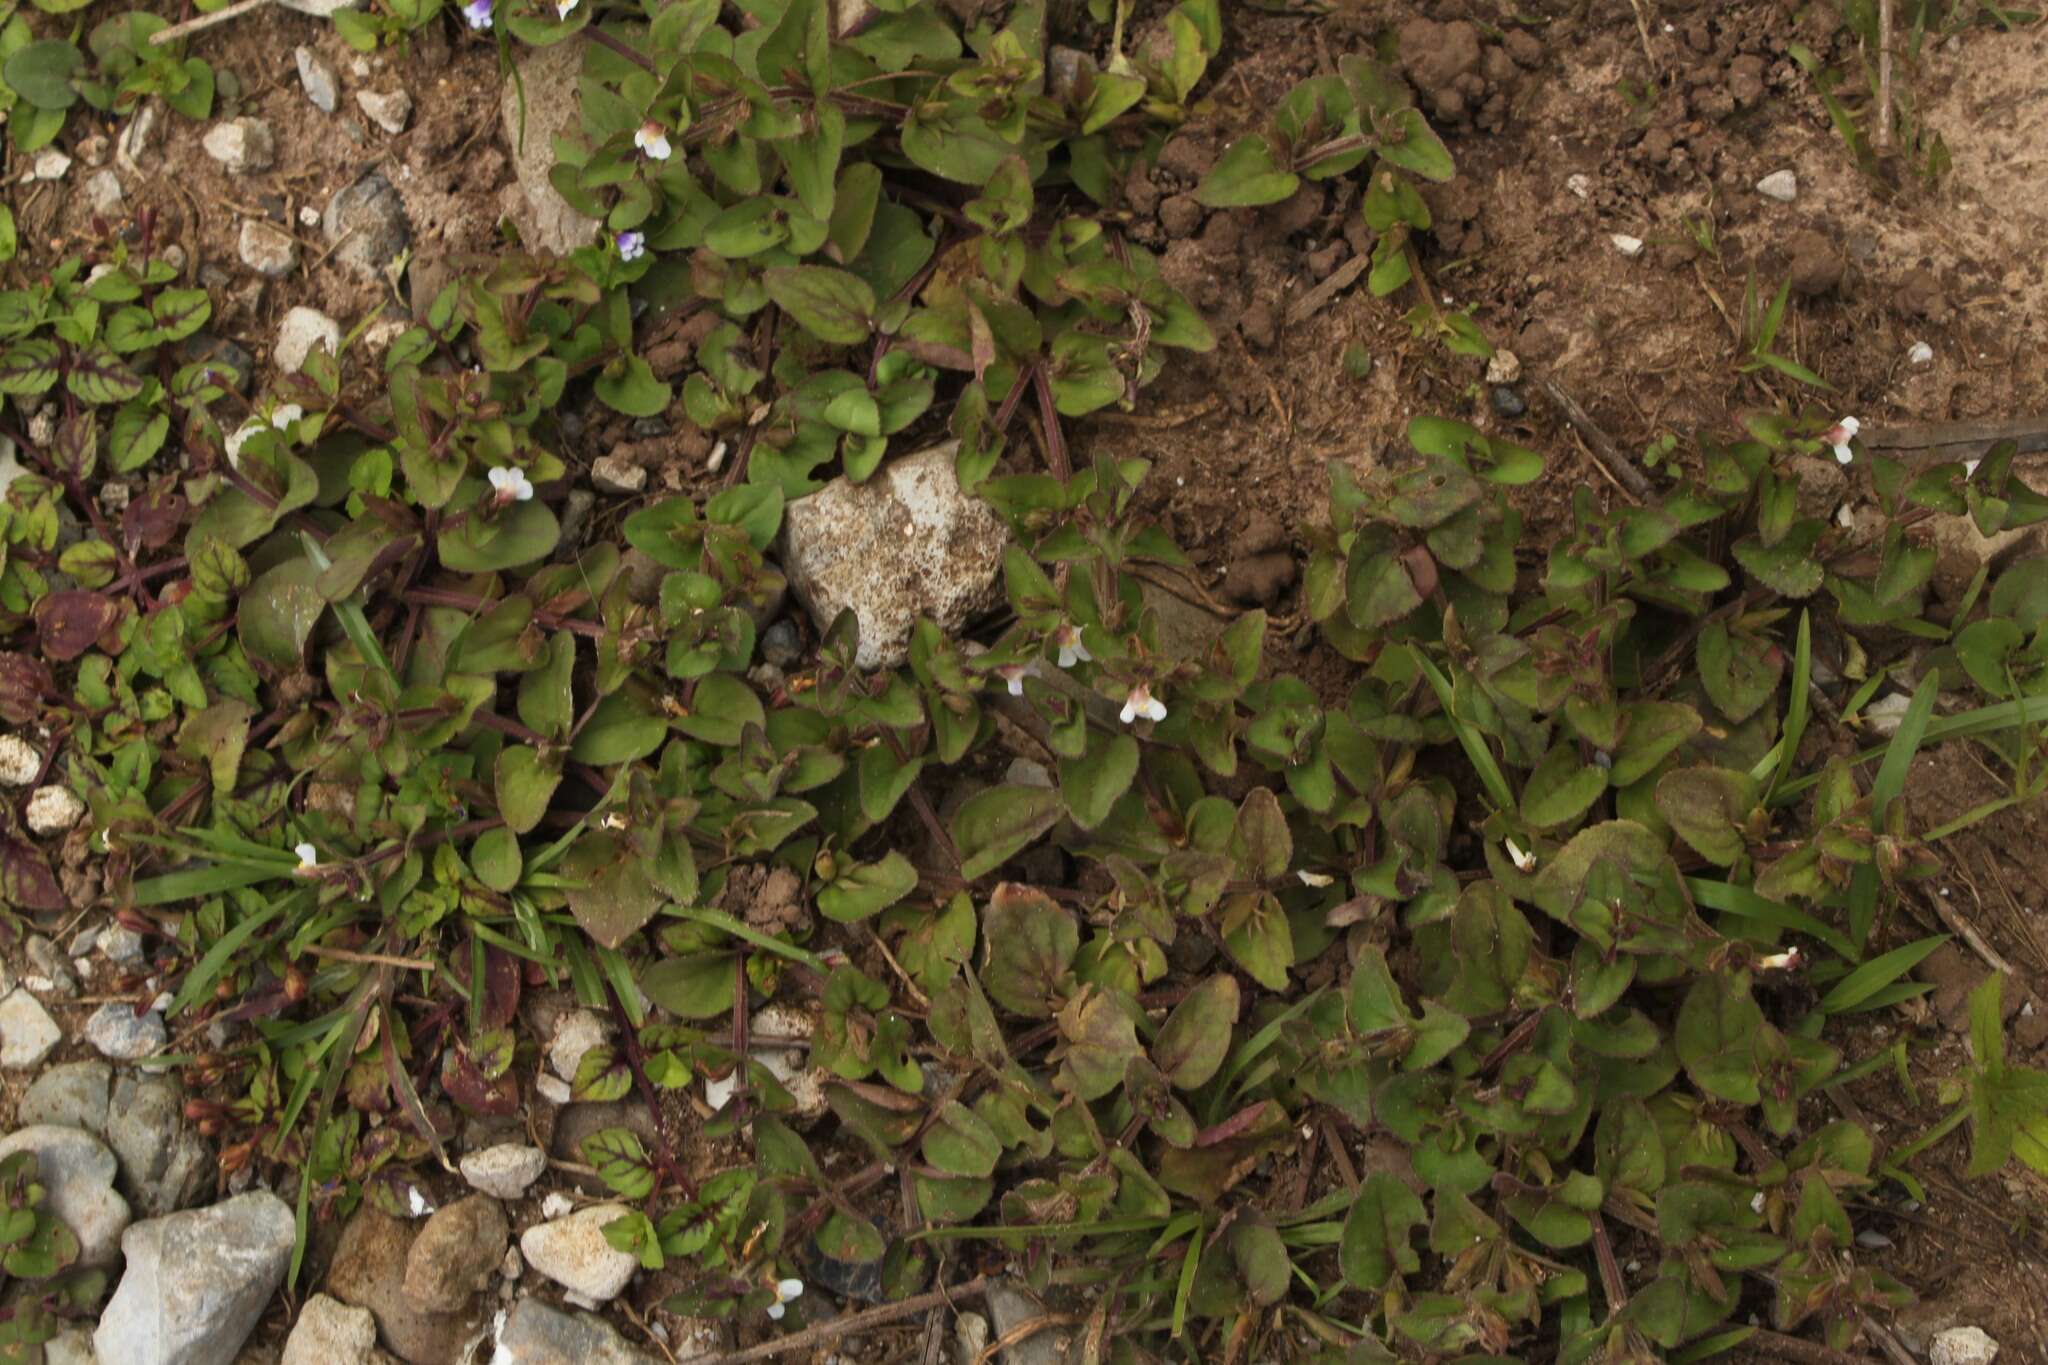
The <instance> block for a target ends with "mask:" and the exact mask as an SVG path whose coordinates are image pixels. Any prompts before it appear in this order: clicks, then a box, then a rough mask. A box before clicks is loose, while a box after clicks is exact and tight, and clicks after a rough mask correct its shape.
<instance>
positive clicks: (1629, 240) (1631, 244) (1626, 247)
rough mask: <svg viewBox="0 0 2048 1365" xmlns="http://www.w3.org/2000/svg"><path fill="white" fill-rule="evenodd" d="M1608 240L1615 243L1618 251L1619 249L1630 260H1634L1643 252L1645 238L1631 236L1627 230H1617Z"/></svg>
mask: <svg viewBox="0 0 2048 1365" xmlns="http://www.w3.org/2000/svg"><path fill="white" fill-rule="evenodd" d="M1607 240H1608V241H1610V242H1612V243H1614V249H1615V250H1616V251H1619V252H1620V253H1621V254H1622V255H1624V256H1626V257H1628V258H1629V259H1630V260H1634V259H1635V258H1636V257H1638V256H1640V255H1642V254H1643V239H1642V238H1640V237H1631V236H1629V235H1628V234H1627V233H1626V232H1617V233H1615V234H1613V235H1612V236H1610V237H1609V238H1608V239H1607Z"/></svg>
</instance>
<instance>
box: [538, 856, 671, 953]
mask: <svg viewBox="0 0 2048 1365" xmlns="http://www.w3.org/2000/svg"><path fill="white" fill-rule="evenodd" d="M560 869H561V875H562V878H563V880H564V881H565V882H567V883H569V884H570V885H569V888H568V891H567V895H568V899H569V911H570V913H571V914H573V915H575V916H576V922H577V923H578V924H580V925H582V926H583V929H584V932H586V933H588V934H589V935H590V936H591V937H592V938H594V939H596V940H597V941H598V943H599V944H601V945H602V946H604V947H606V948H616V947H618V946H619V945H620V944H621V943H623V942H625V940H626V937H627V936H628V935H630V934H632V933H634V932H635V931H637V930H638V929H639V928H640V926H642V925H644V924H645V923H647V921H648V920H650V919H653V918H654V914H655V912H656V911H657V910H659V909H661V905H662V900H663V897H662V895H661V893H660V892H659V891H658V890H656V889H655V886H654V883H653V882H652V881H651V880H650V879H649V877H648V869H647V862H646V860H645V859H642V858H639V857H636V856H635V855H634V852H633V845H631V844H629V843H628V842H626V841H625V840H624V839H621V838H620V837H619V836H618V835H616V834H614V833H612V832H611V831H610V830H590V831H587V832H585V833H584V834H583V835H581V836H580V837H579V838H578V839H577V840H576V842H575V843H573V844H571V845H570V846H569V851H568V852H567V853H566V854H564V855H563V857H562V861H561V863H560Z"/></svg>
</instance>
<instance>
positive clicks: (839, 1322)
mask: <svg viewBox="0 0 2048 1365" xmlns="http://www.w3.org/2000/svg"><path fill="white" fill-rule="evenodd" d="M988 1286H989V1277H988V1276H986V1275H977V1276H975V1277H974V1278H973V1279H971V1280H968V1281H967V1282H966V1283H964V1284H956V1285H954V1286H952V1287H951V1288H948V1289H934V1290H932V1291H931V1292H930V1293H927V1294H914V1295H912V1296H911V1297H910V1298H907V1299H900V1300H898V1301H897V1302H895V1303H885V1304H882V1305H881V1306H880V1307H877V1308H870V1309H867V1310H866V1311H865V1312H860V1313H848V1314H846V1315H845V1316H844V1317H838V1318H834V1319H832V1320H831V1321H830V1322H821V1323H819V1324H818V1325H817V1326H816V1327H806V1328H805V1329H804V1330H803V1331H801V1332H791V1333H790V1334H789V1335H788V1336H785V1337H777V1338H776V1339H775V1340H773V1341H764V1342H762V1343H761V1344H760V1345H759V1346H749V1347H747V1349H745V1350H744V1351H726V1352H718V1351H712V1352H708V1353H706V1354H702V1355H694V1356H686V1357H685V1358H684V1359H683V1360H682V1361H681V1362H680V1365H745V1363H746V1362H748V1361H753V1360H773V1359H775V1358H776V1357H778V1356H792V1357H796V1356H802V1355H803V1354H804V1353H805V1352H807V1351H810V1350H812V1349H813V1348H815V1347H819V1346H823V1345H824V1344H825V1343H826V1342H828V1341H837V1340H838V1339H839V1338H841V1337H844V1336H851V1335H853V1334H854V1333H855V1332H865V1331H867V1330H868V1329H869V1328H870V1327H883V1326H886V1325H888V1324H889V1323H892V1322H900V1321H902V1320H903V1319H904V1318H912V1317H916V1316H917V1315H918V1314H919V1313H924V1312H929V1311H930V1310H931V1309H934V1308H945V1307H949V1306H951V1304H952V1303H953V1301H954V1300H955V1299H972V1298H979V1297H980V1296H981V1295H982V1294H983V1293H984V1292H986V1291H987V1289H988Z"/></svg>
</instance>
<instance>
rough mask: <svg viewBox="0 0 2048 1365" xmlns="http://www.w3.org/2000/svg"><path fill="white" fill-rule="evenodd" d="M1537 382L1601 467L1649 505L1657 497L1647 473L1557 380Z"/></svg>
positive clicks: (1630, 493)
mask: <svg viewBox="0 0 2048 1365" xmlns="http://www.w3.org/2000/svg"><path fill="white" fill-rule="evenodd" d="M1537 382H1538V383H1539V384H1541V385H1542V387H1543V392H1544V393H1546V394H1548V395H1549V396H1550V401H1551V402H1553V403H1555V404H1557V410H1558V411H1559V412H1561V413H1563V414H1564V419H1565V421H1567V422H1569V423H1571V425H1572V429H1573V430H1574V431H1576V432H1578V433H1579V435H1581V436H1583V437H1584V438H1585V440H1586V444H1587V446H1588V447H1590V448H1591V449H1592V452H1593V458H1594V459H1596V460H1598V461H1599V463H1600V467H1601V468H1603V469H1605V470H1606V471H1607V472H1608V473H1609V474H1611V475H1612V476H1613V477H1614V479H1615V481H1616V482H1618V483H1619V484H1621V486H1622V488H1623V489H1624V490H1625V491H1626V492H1627V493H1628V494H1629V496H1631V497H1633V498H1634V499H1636V501H1638V502H1648V501H1649V500H1650V499H1651V498H1653V497H1654V496H1655V494H1654V492H1653V491H1652V490H1651V488H1650V481H1649V480H1648V479H1646V478H1644V477H1643V471H1642V470H1640V469H1637V468H1636V467H1635V465H1634V464H1632V463H1630V461H1629V459H1628V457H1627V456H1626V455H1623V454H1622V453H1621V448H1620V447H1619V446H1617V445H1615V444H1614V440H1613V438H1612V437H1610V436H1609V435H1608V434H1607V433H1606V432H1604V431H1602V430H1601V429H1600V424H1599V423H1598V422H1595V421H1594V420H1593V419H1592V418H1591V417H1590V416H1588V415H1587V413H1586V410H1585V409H1584V408H1582V407H1580V406H1579V403H1578V400H1577V399H1575V398H1573V397H1572V396H1571V395H1570V394H1568V393H1566V392H1565V391H1564V389H1563V387H1562V386H1560V385H1559V384H1558V382H1557V381H1556V380H1554V379H1548V378H1545V379H1541V380H1538V381H1537Z"/></svg>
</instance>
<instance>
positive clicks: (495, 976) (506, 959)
mask: <svg viewBox="0 0 2048 1365" xmlns="http://www.w3.org/2000/svg"><path fill="white" fill-rule="evenodd" d="M518 1013H519V959H518V958H516V957H514V956H512V954H510V953H508V952H506V951H505V950H504V949H503V948H490V949H487V950H486V951H485V953H484V1027H485V1028H506V1027H508V1026H510V1024H511V1023H512V1020H513V1018H514V1016H516V1015H517V1014H518Z"/></svg>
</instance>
